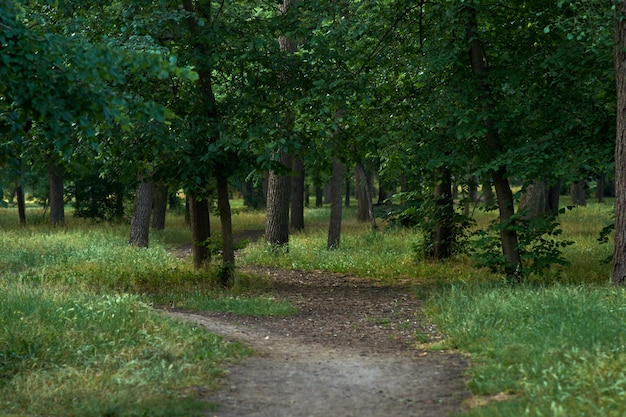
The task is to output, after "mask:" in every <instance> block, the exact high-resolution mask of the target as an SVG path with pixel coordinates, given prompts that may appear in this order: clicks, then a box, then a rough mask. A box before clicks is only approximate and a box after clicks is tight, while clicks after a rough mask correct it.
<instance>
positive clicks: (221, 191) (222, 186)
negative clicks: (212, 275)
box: [215, 174, 235, 287]
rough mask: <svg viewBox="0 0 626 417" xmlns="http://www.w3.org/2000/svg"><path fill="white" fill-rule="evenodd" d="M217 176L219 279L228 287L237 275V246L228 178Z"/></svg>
mask: <svg viewBox="0 0 626 417" xmlns="http://www.w3.org/2000/svg"><path fill="white" fill-rule="evenodd" d="M215 178H216V180H217V208H218V211H219V213H220V226H221V229H222V271H221V273H220V275H219V279H220V284H222V285H223V286H225V287H227V286H231V285H232V284H233V280H234V277H235V248H234V245H233V225H232V219H231V212H230V201H229V200H228V178H226V176H224V175H222V174H217V175H216V176H215Z"/></svg>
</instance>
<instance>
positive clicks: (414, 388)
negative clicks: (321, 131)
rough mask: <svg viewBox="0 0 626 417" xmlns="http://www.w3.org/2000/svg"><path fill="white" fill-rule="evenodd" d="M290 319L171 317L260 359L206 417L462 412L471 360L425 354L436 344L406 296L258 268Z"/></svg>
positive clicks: (327, 276) (230, 383)
mask: <svg viewBox="0 0 626 417" xmlns="http://www.w3.org/2000/svg"><path fill="white" fill-rule="evenodd" d="M254 272H255V273H257V274H259V275H265V276H267V277H268V278H269V281H271V282H272V286H271V289H270V290H271V293H272V294H273V295H274V296H275V297H277V298H280V299H285V300H288V301H290V302H291V303H292V304H294V305H295V306H296V307H297V308H298V314H296V315H294V316H290V317H269V318H257V317H238V316H233V315H230V314H225V313H208V312H189V311H168V313H169V314H171V315H172V316H174V317H177V318H179V319H183V320H190V321H193V322H195V323H197V324H198V325H202V326H204V327H206V328H207V329H208V330H209V331H211V332H214V333H217V334H220V335H223V336H224V337H226V338H227V339H230V340H236V341H241V342H243V343H244V344H246V345H247V346H250V347H251V348H253V349H254V351H255V353H256V354H254V355H251V356H250V357H248V358H247V359H245V360H244V361H243V362H242V363H240V364H238V365H235V366H233V367H232V368H231V369H230V370H229V372H228V375H227V377H226V378H225V380H224V381H223V386H222V388H221V389H219V390H217V391H215V392H211V393H209V394H208V396H207V398H206V399H207V401H210V402H211V403H216V404H219V405H220V407H219V409H218V410H217V411H211V412H208V413H207V416H209V417H213V416H215V417H242V416H250V417H253V416H254V417H282V416H285V417H287V416H289V417H318V416H319V417H322V416H324V417H326V416H338V417H348V416H354V417H357V416H358V417H379V416H384V417H400V416H402V417H407V416H416V417H427V416H428V417H439V416H441V417H444V416H449V415H451V413H454V412H458V411H460V410H461V409H462V404H463V401H464V400H465V399H466V398H468V397H469V393H468V392H467V391H466V388H465V378H464V371H465V368H466V365H467V364H466V360H465V359H464V358H463V357H461V356H458V355H453V354H449V353H436V352H426V351H424V350H422V349H420V348H419V340H424V339H425V338H426V337H430V338H436V337H437V336H438V335H437V333H436V330H435V329H434V328H432V326H428V325H427V324H424V323H423V322H422V318H421V317H420V316H419V314H417V313H416V312H417V311H418V310H419V301H418V300H415V299H414V298H413V297H412V296H411V295H410V293H409V289H408V288H403V287H397V286H393V287H388V286H387V287H385V286H379V285H377V284H376V283H375V282H374V281H372V280H366V279H359V278H354V277H349V276H344V275H340V274H331V273H326V272H300V271H286V270H279V269H270V268H258V267H256V268H254Z"/></svg>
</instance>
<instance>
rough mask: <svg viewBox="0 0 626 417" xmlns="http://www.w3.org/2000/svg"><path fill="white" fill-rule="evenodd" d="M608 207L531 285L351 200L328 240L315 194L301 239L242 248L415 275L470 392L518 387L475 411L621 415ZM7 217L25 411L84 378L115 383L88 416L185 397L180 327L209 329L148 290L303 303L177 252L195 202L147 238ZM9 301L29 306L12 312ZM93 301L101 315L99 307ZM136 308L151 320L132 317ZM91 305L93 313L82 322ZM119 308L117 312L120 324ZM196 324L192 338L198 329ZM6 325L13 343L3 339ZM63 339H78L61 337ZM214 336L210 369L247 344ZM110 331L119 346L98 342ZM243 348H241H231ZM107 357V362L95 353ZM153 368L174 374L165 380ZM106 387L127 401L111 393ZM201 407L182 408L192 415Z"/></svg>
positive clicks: (2, 242) (591, 215)
mask: <svg viewBox="0 0 626 417" xmlns="http://www.w3.org/2000/svg"><path fill="white" fill-rule="evenodd" d="M611 212H612V206H611V205H610V204H594V203H590V204H589V206H588V207H585V208H576V209H574V210H572V211H569V212H567V213H566V214H564V215H562V216H561V217H560V220H561V222H562V229H563V239H567V240H574V241H575V242H576V244H575V245H572V246H569V247H567V248H565V251H564V255H565V257H566V259H567V260H568V261H569V262H570V264H569V265H568V266H559V267H554V268H552V269H550V270H549V271H547V272H546V273H545V274H543V275H540V276H531V277H530V278H529V279H528V282H527V283H526V284H525V285H520V286H509V285H505V284H504V280H503V277H502V276H498V275H494V274H491V273H489V272H488V271H486V270H482V269H475V268H473V267H472V266H471V262H470V260H469V259H468V258H467V257H466V256H458V257H456V258H454V259H452V260H450V261H446V262H429V261H423V260H420V261H418V260H417V259H416V258H415V256H414V252H413V245H414V244H415V242H416V241H417V239H418V238H419V236H418V232H416V231H414V230H407V229H397V230H392V229H386V228H385V227H384V224H383V225H382V227H381V229H380V230H379V231H377V232H372V231H370V230H369V227H368V225H367V224H365V225H364V224H359V223H356V222H355V221H353V220H352V219H353V218H354V212H353V210H352V209H351V210H346V211H345V213H344V225H343V229H342V238H341V246H340V248H339V249H338V250H334V251H328V250H326V233H327V221H328V209H327V208H323V209H308V210H307V211H306V213H305V219H306V229H305V231H304V232H301V233H298V234H294V235H292V236H291V238H290V245H289V250H288V251H277V250H276V249H273V248H269V247H267V245H265V244H264V243H263V242H256V243H252V244H249V245H248V246H247V247H245V248H244V249H243V250H242V251H240V254H239V258H238V263H239V264H240V265H245V264H261V265H268V266H277V267H284V268H293V269H303V270H327V271H332V272H341V273H347V274H354V275H359V276H363V277H370V278H372V279H374V280H377V281H378V282H380V283H381V284H384V285H394V284H395V283H398V282H402V283H407V282H408V283H410V284H412V285H413V287H414V289H415V292H416V294H417V295H418V296H419V297H420V298H422V299H425V300H427V302H426V303H425V306H426V307H425V313H426V314H427V316H428V317H429V319H430V320H432V321H433V322H435V323H436V324H437V326H438V328H439V330H440V331H442V332H443V333H444V334H445V335H446V336H447V337H446V339H445V340H444V342H443V345H439V346H438V347H436V348H447V349H458V350H460V351H463V352H467V353H468V354H469V355H470V357H471V359H472V361H471V362H472V366H471V368H470V369H469V377H470V380H469V387H470V388H471V390H472V392H473V393H474V394H475V395H476V396H478V397H480V396H487V397H488V396H492V395H495V394H499V393H507V394H510V396H508V397H506V398H512V399H510V400H508V401H504V402H491V403H488V404H487V405H485V406H481V407H477V408H474V409H472V410H471V411H470V412H468V413H466V415H467V416H471V417H475V416H485V417H490V416H503V415H506V416H542V415H545V416H568V417H569V416H581V417H582V416H589V415H594V416H596V415H598V416H622V415H626V371H625V370H626V319H624V317H626V315H624V313H625V310H626V293H625V292H624V290H622V289H615V288H612V287H610V286H609V285H608V281H609V276H610V268H611V266H610V265H609V264H603V263H601V262H600V261H601V260H603V259H606V258H607V257H609V256H610V255H611V253H612V246H611V244H605V245H599V244H598V242H597V238H598V236H599V232H600V230H601V229H602V227H604V226H605V225H607V224H608V223H609V222H610V218H611ZM494 215H495V213H483V212H479V211H477V212H476V217H477V220H478V223H479V224H487V223H488V222H489V220H490V219H492V218H493V216H494ZM31 216H32V217H33V218H35V219H37V218H39V217H40V215H38V214H31ZM212 221H213V222H215V223H214V224H212V226H213V230H219V226H218V224H217V221H218V219H216V218H213V219H212ZM233 222H234V228H235V231H236V232H237V231H244V230H262V229H263V224H264V214H263V213H262V212H254V211H248V210H245V209H243V208H238V209H237V210H236V212H235V214H234V216H233ZM0 228H1V230H2V231H1V232H0V248H2V249H0V271H2V272H0V290H1V291H2V296H0V299H2V300H3V301H2V310H3V319H2V320H4V321H3V322H2V324H3V326H2V328H0V331H3V332H5V333H3V334H0V346H1V349H2V353H1V355H2V356H0V359H1V361H2V362H1V365H0V366H1V368H0V369H1V370H2V375H3V377H2V378H0V383H3V384H4V386H3V390H2V391H7V392H8V393H9V394H7V395H6V396H4V397H0V398H2V400H1V401H3V403H0V409H3V410H4V409H7V410H9V411H8V412H11V413H13V414H20V413H21V414H28V413H30V414H31V415H36V413H35V412H34V411H33V412H31V411H28V412H27V411H24V410H26V408H24V407H27V405H25V404H30V403H31V402H33V401H35V402H36V401H37V398H43V400H41V402H40V404H44V403H45V401H53V400H51V399H50V398H53V397H54V398H55V399H56V398H59V400H58V401H59V402H60V403H61V402H63V401H67V398H69V397H70V396H71V395H70V394H61V395H58V396H55V395H56V394H55V393H56V392H57V391H56V390H60V391H59V392H61V391H62V392H67V393H71V392H74V394H75V397H72V398H78V399H79V400H80V398H87V397H91V396H92V393H91V392H92V391H91V390H94V391H98V390H102V391H103V392H104V393H105V394H103V395H102V396H100V397H99V396H98V395H96V394H94V395H93V398H94V400H93V401H92V403H90V404H93V405H89V404H87V402H86V401H85V402H84V403H81V402H80V401H78V402H77V404H83V405H80V406H76V407H78V408H76V409H75V410H76V411H75V415H90V414H89V412H92V411H90V410H91V409H90V408H89V407H92V409H93V410H94V411H93V413H94V414H93V415H98V414H97V413H100V414H99V415H103V414H106V412H107V410H108V408H107V407H111V404H119V405H120V407H125V408H124V409H123V410H122V409H120V410H122V411H116V410H115V409H111V411H110V412H109V414H108V415H159V414H158V413H159V412H160V411H158V410H161V409H168V408H167V407H170V408H169V409H168V410H176V408H175V407H178V405H179V404H180V403H181V402H180V401H178V400H179V399H180V396H181V395H187V394H188V387H189V386H193V385H194V383H193V382H191V381H192V380H193V378H195V377H198V376H199V375H201V374H199V373H196V372H195V371H193V372H192V371H190V379H189V380H187V382H185V381H186V380H185V379H184V378H181V379H180V381H182V382H180V384H179V385H176V384H175V383H172V385H168V384H170V383H169V382H167V381H170V379H168V378H169V377H168V376H167V375H169V374H168V372H173V374H172V375H175V374H176V371H175V370H176V369H179V370H182V369H183V368H184V369H194V366H196V365H197V364H196V362H194V360H192V359H190V356H189V355H187V356H185V354H184V353H183V352H193V351H194V349H196V347H193V346H191V345H190V346H184V345H181V347H180V350H179V346H178V343H183V342H182V341H180V339H178V338H179V337H180V336H179V335H180V334H185V335H188V333H185V332H191V333H189V334H193V335H200V334H201V335H202V336H201V337H211V336H209V335H207V334H206V333H205V332H199V331H198V330H197V329H196V330H193V328H192V327H189V326H184V325H179V324H176V323H174V322H171V321H169V320H166V319H164V318H163V317H161V316H159V315H158V314H156V313H154V311H152V310H151V309H150V308H149V307H148V306H149V305H150V304H152V305H156V306H167V307H169V306H174V307H179V308H189V309H215V310H221V311H230V312H234V313H238V314H253V315H272V314H289V313H291V312H292V308H291V306H289V305H288V304H283V303H277V302H276V300H274V299H272V297H271V295H268V294H267V290H266V288H267V283H265V282H264V281H263V280H262V279H260V278H258V277H255V276H251V275H250V276H249V275H246V274H243V273H241V272H239V280H238V284H237V287H236V288H235V291H233V292H229V293H225V292H223V291H219V290H217V289H215V287H214V285H213V279H214V278H213V273H212V271H208V272H197V271H194V270H193V268H192V267H191V265H190V263H189V261H188V260H185V259H180V258H177V257H175V256H173V255H172V254H171V253H170V252H169V248H172V247H177V246H179V245H181V244H187V243H188V242H189V240H190V237H189V232H188V230H187V227H186V226H185V224H184V221H183V219H182V216H170V217H168V223H167V226H166V230H165V231H164V232H161V233H158V234H153V235H152V236H151V248H149V249H133V248H129V247H128V246H127V245H126V240H127V233H128V226H127V225H106V224H99V225H97V226H94V225H91V224H90V223H87V222H80V221H74V220H71V221H68V225H66V226H65V227H64V228H56V229H55V228H50V227H48V226H46V225H45V224H42V222H41V221H39V222H38V224H35V225H34V226H29V227H28V228H26V229H21V228H19V227H18V226H17V222H16V220H13V219H9V220H7V218H6V216H4V215H3V211H2V210H0ZM129 294H132V295H129ZM25 300H26V301H25ZM27 305H30V306H31V307H25V306H27ZM35 310H36V311H39V312H38V313H35ZM11 311H13V312H20V311H23V312H27V313H7V314H4V313H6V312H11ZM75 311H76V312H77V313H76V314H75V313H74V312H75ZM130 311H132V312H133V313H130ZM95 312H98V314H100V315H101V316H98V317H93V314H96V313H95ZM138 312H141V313H138ZM20 314H23V316H21V315H20ZM112 314H114V315H115V317H117V318H116V319H115V320H113V318H112V316H111V315H112ZM139 315H140V319H139V320H138V321H140V322H142V325H141V326H142V327H141V330H138V327H137V324H136V323H135V317H139ZM4 316H6V317H4ZM82 316H85V317H86V318H87V319H86V320H85V321H84V322H82V323H81V320H80V317H82ZM26 317H28V320H26ZM109 317H110V318H109ZM122 317H126V318H125V319H122ZM75 318H76V319H75ZM96 319H98V320H101V321H95V322H96V323H98V326H101V327H102V329H100V327H96V328H95V329H93V331H94V332H95V333H91V334H89V333H88V331H86V330H84V329H87V328H88V327H89V326H88V323H89V322H94V320H96ZM21 320H26V321H25V322H24V323H22V322H21ZM107 320H111V323H112V324H115V326H109V325H108V324H107V322H106V321H107ZM117 320H121V321H117ZM103 321H104V322H103ZM46 323H47V324H46ZM134 323H135V324H134ZM25 329H35V331H31V332H27V331H26V330H25ZM58 329H62V331H58ZM79 329H80V331H81V332H85V333H86V336H85V337H84V338H81V337H80V336H76V333H77V332H78V331H79ZM115 329H117V330H115ZM163 329H167V331H164V330H163ZM116 331H117V332H118V333H116ZM142 332H143V333H142ZM181 332H182V333H181ZM146 334H147V335H149V337H148V336H145V335H146ZM165 334H172V335H173V336H165ZM198 337H200V336H198ZM57 338H58V340H57ZM74 339H75V340H74ZM161 339H162V340H161ZM184 339H185V340H187V339H189V343H190V344H192V345H193V343H195V342H194V341H193V340H194V338H193V337H189V336H184ZM4 340H9V341H10V342H7V343H4V344H1V343H3V341H4ZM66 340H71V343H67V342H63V341H66ZM90 340H91V341H92V342H89V341H90ZM167 340H179V341H178V342H167ZM212 340H213V339H212ZM215 340H216V341H214V342H208V341H207V340H203V341H202V342H201V343H199V345H203V346H204V345H206V346H215V352H214V353H212V354H208V353H207V354H206V355H208V356H211V358H213V359H211V360H212V361H214V362H212V364H211V365H208V366H207V369H209V370H213V371H208V372H209V374H211V375H212V373H211V372H214V373H216V374H219V372H220V371H219V369H220V363H221V362H220V361H221V360H225V361H228V360H231V358H234V359H236V358H238V357H239V356H240V355H242V354H244V352H242V351H241V350H240V348H239V347H237V346H230V345H227V344H226V345H223V343H224V342H223V341H220V340H219V339H215ZM93 341H98V343H100V344H97V343H94V342H93ZM100 341H101V342H100ZM423 342H427V340H423ZM107 343H108V344H109V345H110V346H111V347H112V349H111V350H108V349H109V348H108V347H106V346H104V347H103V346H101V344H104V345H106V344H107ZM168 343H171V344H168ZM211 343H212V344H211ZM64 344H67V346H68V348H67V350H64V349H65V348H64ZM155 344H156V345H155ZM44 346H51V348H50V349H48V348H44ZM85 346H87V347H89V346H91V348H85ZM107 346H108V345H107ZM116 346H117V348H115V347H116ZM206 346H205V347H206ZM231 348H232V349H234V350H233V351H231V353H227V352H229V349H231ZM89 349H92V350H91V351H90V350H89ZM133 349H136V350H133ZM78 352H91V353H90V355H92V356H89V355H87V356H85V357H88V358H89V359H85V358H83V357H82V356H80V355H84V354H83V353H81V354H80V355H79V353H78ZM145 352H148V353H145ZM31 353H32V354H31ZM118 353H119V355H118ZM100 354H102V355H103V356H98V355H100ZM194 355H195V354H191V356H194ZM146 357H147V359H146ZM181 357H186V359H185V360H187V361H188V362H185V360H184V359H180V358H181ZM199 357H200V358H203V357H204V356H203V355H200V356H199ZM164 358H165V362H163V360H164ZM144 360H145V361H147V362H146V363H145V364H144V363H143V362H142V361H144ZM203 360H204V359H203ZM207 360H208V359H207ZM81 361H82V364H81ZM168 361H169V362H168ZM100 362H102V363H103V365H102V366H103V368H98V367H96V363H100ZM199 363H205V364H206V362H199ZM139 364H140V365H139ZM160 364H166V365H167V366H165V365H163V366H161V365H160ZM172 364H173V365H172ZM40 365H41V366H40ZM170 365H172V366H171V367H170ZM135 366H137V368H135ZM126 367H130V368H128V369H131V371H128V369H127V368H126ZM140 369H146V373H142V372H140ZM31 372H32V373H31ZM64 372H65V373H64ZM198 372H200V371H198ZM76 375H86V376H85V377H84V378H86V379H89V380H90V381H93V383H92V384H94V385H98V384H101V385H98V388H97V389H96V388H94V387H93V385H92V386H90V385H88V383H87V382H86V381H84V380H80V379H78V381H79V382H77V383H76V384H75V385H72V386H69V385H67V386H66V385H63V384H70V382H68V381H72V380H74V379H75V378H79V377H77V376H76ZM136 375H139V376H136ZM155 375H158V377H155ZM114 376H115V377H114ZM137 378H139V382H141V381H144V382H145V384H146V387H149V388H146V392H147V393H148V394H147V395H146V396H145V397H144V396H141V394H140V393H139V390H137V391H133V390H132V389H131V388H128V385H132V384H131V381H132V383H137V382H138V380H137ZM177 378H178V377H177ZM201 378H202V380H203V381H210V379H204V378H208V377H207V375H202V376H201ZM111 380H114V381H115V383H111V382H110V381H111ZM155 380H161V381H163V384H159V383H153V382H154V381H155ZM63 381H65V382H63ZM81 381H82V382H81ZM177 381H178V379H177ZM144 382H141V383H144ZM116 384H117V385H116ZM57 386H58V388H46V387H57ZM64 386H65V388H63V387H64ZM101 387H104V388H101ZM116 387H117V388H116ZM120 387H121V388H120ZM116 389H119V390H120V391H125V390H128V391H129V392H130V393H131V395H129V397H124V398H127V399H124V398H123V397H122V396H123V395H125V394H124V393H123V392H117V391H116ZM64 390H66V391H64ZM18 391H22V393H18ZM33 393H36V395H35V394H33ZM154 393H158V394H154ZM20 395H31V396H33V397H32V398H30V397H29V398H26V397H20ZM64 395H65V397H64ZM118 396H120V397H118ZM64 398H65V399H64ZM107 398H109V399H114V401H110V402H107ZM128 398H136V399H140V400H141V401H142V403H141V405H138V404H137V403H134V402H133V401H132V400H130V399H128ZM7 401H9V402H10V401H13V402H12V403H11V404H18V402H19V404H22V405H21V407H23V408H22V409H19V408H15V407H18V406H17V405H15V406H14V409H10V408H8V407H5V406H4V405H5V404H9V403H8V402H7ZM54 401H56V400H54ZM54 401H53V403H54ZM33 404H35V403H33ZM162 404H165V405H163V407H162ZM40 406H41V405H40ZM65 406H67V405H63V406H59V407H61V408H63V407H65ZM32 407H35V406H32ZM80 407H83V408H80ZM142 407H143V408H142ZM61 408H60V409H61ZM144 409H145V410H148V411H143V410H144ZM16 410H17V411H16ZM33 410H34V408H33ZM96 410H97V411H96ZM138 410H142V411H138ZM195 412H196V411H193V410H181V411H179V410H177V411H175V412H169V413H170V415H182V416H184V415H194V414H193V413H195ZM116 413H117V414H116ZM142 413H143V414H142ZM150 413H152V414H150ZM63 415H72V414H67V413H64V414H63ZM163 415H168V414H167V413H165V412H164V414H163Z"/></svg>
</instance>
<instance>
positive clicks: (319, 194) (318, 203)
mask: <svg viewBox="0 0 626 417" xmlns="http://www.w3.org/2000/svg"><path fill="white" fill-rule="evenodd" d="M315 207H316V208H322V207H324V188H323V187H322V186H321V185H316V186H315Z"/></svg>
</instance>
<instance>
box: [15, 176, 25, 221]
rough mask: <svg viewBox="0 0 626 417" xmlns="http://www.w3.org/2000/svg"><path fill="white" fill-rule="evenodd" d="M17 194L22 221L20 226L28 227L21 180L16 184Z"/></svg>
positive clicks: (18, 209) (18, 211) (18, 212)
mask: <svg viewBox="0 0 626 417" xmlns="http://www.w3.org/2000/svg"><path fill="white" fill-rule="evenodd" d="M15 194H16V196H17V214H18V216H19V219H20V226H26V201H25V199H24V188H23V187H22V180H21V179H20V180H18V181H17V182H16V183H15Z"/></svg>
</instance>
